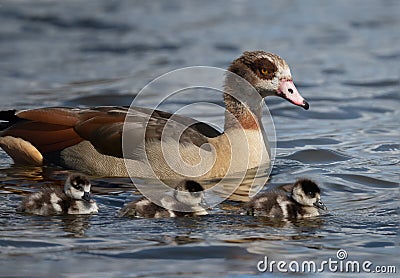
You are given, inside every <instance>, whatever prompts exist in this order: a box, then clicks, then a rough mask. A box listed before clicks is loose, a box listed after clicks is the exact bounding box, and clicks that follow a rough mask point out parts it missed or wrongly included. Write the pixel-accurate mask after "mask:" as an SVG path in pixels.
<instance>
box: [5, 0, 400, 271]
mask: <svg viewBox="0 0 400 278" xmlns="http://www.w3.org/2000/svg"><path fill="white" fill-rule="evenodd" d="M399 14H400V2H399V1H393V0H392V1H390V0H388V1H361V0H360V1H344V0H343V1H290V0H286V1H273V2H272V1H197V2H195V1H107V0H104V1H65V2H58V1H29V2H25V1H2V2H1V3H0V21H1V24H0V94H1V96H0V100H1V102H0V109H2V110H3V109H11V108H17V109H24V108H34V107H41V106H54V105H57V106H60V105H62V106H93V105H129V104H130V103H131V101H132V99H133V96H134V95H135V94H136V93H137V92H138V91H139V90H140V89H141V88H142V87H143V86H145V85H146V84H147V83H148V82H149V81H150V80H152V79H154V78H156V77H158V76H159V75H160V74H163V73H166V72H168V71H170V70H173V69H177V68H181V67H185V66H194V65H206V66H217V67H222V68H226V67H227V66H228V64H229V62H230V61H231V60H233V59H234V58H236V57H237V56H239V55H240V53H241V52H242V51H244V50H253V49H263V50H267V51H272V52H276V53H278V54H279V55H281V56H282V57H284V58H285V59H286V60H287V62H288V63H289V65H290V66H291V70H292V74H293V76H294V81H295V84H297V86H298V89H299V90H300V92H301V93H302V95H303V96H304V97H305V98H306V99H307V100H308V101H309V102H310V106H311V107H310V110H309V111H303V110H301V109H300V108H298V107H294V106H293V105H290V104H289V103H287V102H285V101H282V100H280V99H268V100H267V103H268V106H269V108H270V110H271V113H272V115H273V118H274V122H275V127H276V133H277V140H278V145H277V147H278V148H277V150H276V154H277V157H276V161H275V165H274V168H273V170H272V174H271V180H270V182H269V183H268V186H267V187H268V188H271V187H276V186H279V185H282V184H286V183H291V182H293V181H294V180H295V178H297V177H310V178H313V179H315V180H316V181H318V183H320V185H321V188H322V198H323V200H324V202H325V204H326V205H327V206H328V208H329V211H328V212H327V213H324V214H323V215H322V216H321V217H319V218H317V219H312V220H306V221H297V222H289V221H285V222H271V221H270V220H268V219H263V218H253V217H248V216H239V215H237V213H236V210H237V207H238V205H239V204H238V203H236V202H231V201H230V202H225V203H223V204H221V205H219V206H218V207H217V208H214V209H213V210H212V211H211V212H210V213H211V215H209V216H206V217H201V218H200V217H195V218H184V219H157V220H154V219H127V218H117V217H115V214H116V212H117V211H118V209H120V208H121V207H122V206H123V204H124V203H125V202H127V201H129V200H131V199H133V198H134V195H132V192H134V193H137V191H136V190H135V189H134V187H133V185H132V183H131V181H130V180H129V179H118V178H97V179H94V180H93V184H94V188H93V191H94V193H95V199H96V201H97V202H98V203H99V206H100V212H99V214H97V215H93V216H78V217H75V216H66V217H62V216H58V217H38V216H26V215H21V214H17V213H15V208H16V206H17V205H18V203H19V201H20V200H21V198H22V196H23V195H24V194H26V193H28V192H34V191H36V190H37V188H38V187H39V186H40V185H42V184H48V183H50V182H61V181H62V180H63V179H64V178H65V176H66V174H67V173H68V171H63V170H60V169H54V168H48V167H45V168H27V167H18V166H14V165H13V164H12V161H11V159H10V158H9V157H8V156H7V155H6V154H5V153H4V152H3V151H0V168H1V169H0V193H1V194H0V223H1V225H0V276H2V277H22V276H26V277H40V276H43V277H46V276H47V277H50V276H53V277H58V276H60V277H92V276H94V277H220V276H221V277H247V276H253V275H257V274H258V271H257V267H256V265H257V262H258V261H259V260H261V259H262V258H264V256H268V258H269V260H285V261H287V262H289V261H291V260H295V259H297V260H299V261H300V262H301V261H304V260H315V261H316V262H321V261H322V260H328V259H329V258H332V259H336V260H337V256H336V252H337V251H338V249H340V248H341V249H344V250H346V251H347V253H348V259H349V260H359V261H361V262H362V261H365V260H370V261H371V262H372V263H373V266H376V265H395V266H397V271H399V264H398V261H399V259H398V255H400V254H399V237H398V232H399V216H398V212H399V174H400V171H399V161H400V157H399V154H400V144H399V138H400V137H399V135H400V132H399V119H400V112H399V111H400V109H399V107H400V106H399V105H400V101H399V99H400V92H399V87H400V86H399V84H400V81H399V77H400V47H399V45H400V33H399V31H398V30H400V19H399ZM149 98H150V97H149ZM149 100H150V99H149ZM181 101H182V102H184V103H186V104H190V103H191V102H192V100H191V99H182V100H181ZM207 101H212V102H217V103H218V102H220V101H221V96H220V95H216V96H215V99H207ZM208 112H209V113H207V111H206V113H204V111H200V112H197V114H196V111H194V114H193V116H196V117H197V118H199V119H202V120H204V119H205V120H210V119H211V120H212V119H214V118H216V117H217V116H216V114H215V113H214V111H208ZM267 187H266V188H267ZM322 274H325V275H326V276H332V275H333V274H332V273H331V272H328V271H327V270H325V272H324V273H322ZM264 275H266V276H269V275H270V276H276V275H277V273H274V274H271V273H268V272H266V273H264ZM341 275H344V274H343V273H341ZM375 275H377V274H375ZM372 276H373V275H371V277H372ZM380 276H382V277H385V275H379V277H380ZM386 277H394V274H386Z"/></svg>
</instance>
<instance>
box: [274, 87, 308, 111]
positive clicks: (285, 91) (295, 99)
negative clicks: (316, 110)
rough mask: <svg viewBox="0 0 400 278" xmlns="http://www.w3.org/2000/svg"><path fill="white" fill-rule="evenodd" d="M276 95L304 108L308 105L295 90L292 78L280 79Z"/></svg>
mask: <svg viewBox="0 0 400 278" xmlns="http://www.w3.org/2000/svg"><path fill="white" fill-rule="evenodd" d="M277 95H278V96H280V97H282V98H284V99H286V100H288V101H290V102H291V103H293V104H294V105H297V106H301V107H303V108H304V109H306V110H308V108H309V107H310V105H309V104H308V102H307V101H305V100H304V98H303V97H302V96H301V95H300V93H299V92H298V91H297V89H296V86H295V85H294V83H293V81H292V80H280V82H279V88H278V92H277Z"/></svg>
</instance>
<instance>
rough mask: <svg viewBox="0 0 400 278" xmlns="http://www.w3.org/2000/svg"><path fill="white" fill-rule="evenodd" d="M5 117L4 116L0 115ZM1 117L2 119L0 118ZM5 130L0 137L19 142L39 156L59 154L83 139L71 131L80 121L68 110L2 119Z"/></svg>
mask: <svg viewBox="0 0 400 278" xmlns="http://www.w3.org/2000/svg"><path fill="white" fill-rule="evenodd" d="M3 115H4V114H3ZM3 115H1V116H3ZM0 119H1V120H3V121H7V122H6V123H5V124H4V125H7V128H6V129H5V130H3V131H2V132H1V136H2V137H3V136H12V137H18V138H22V139H24V140H25V141H28V142H31V143H32V145H34V146H35V147H36V148H37V149H38V150H39V151H40V152H41V153H47V152H53V151H58V150H62V149H64V148H66V147H69V146H72V145H75V144H77V143H79V142H81V141H82V140H83V139H82V138H81V137H80V136H79V135H78V134H77V133H76V132H75V131H74V128H73V127H74V125H75V124H76V123H77V122H78V121H79V118H78V117H77V116H76V115H75V114H74V113H73V111H72V110H71V109H67V108H43V109H34V110H25V111H20V112H15V113H14V115H13V117H11V116H10V117H8V118H6V117H1V118H0Z"/></svg>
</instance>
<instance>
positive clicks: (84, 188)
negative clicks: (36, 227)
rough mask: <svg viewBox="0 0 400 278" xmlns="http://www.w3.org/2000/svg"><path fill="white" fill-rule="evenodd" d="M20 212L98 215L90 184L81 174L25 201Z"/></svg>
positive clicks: (33, 194) (51, 186) (36, 193)
mask: <svg viewBox="0 0 400 278" xmlns="http://www.w3.org/2000/svg"><path fill="white" fill-rule="evenodd" d="M17 211H18V212H22V213H29V214H36V215H60V214H91V213H97V212H98V207H97V204H96V202H95V201H94V200H93V199H92V198H91V197H90V182H89V180H88V179H87V178H86V177H85V176H83V175H80V174H71V175H69V176H68V178H67V179H66V181H65V184H64V186H59V185H48V186H46V187H43V188H42V189H41V190H40V191H38V192H35V193H32V194H30V195H28V196H26V197H25V199H23V201H22V203H21V205H20V206H19V207H18V208H17Z"/></svg>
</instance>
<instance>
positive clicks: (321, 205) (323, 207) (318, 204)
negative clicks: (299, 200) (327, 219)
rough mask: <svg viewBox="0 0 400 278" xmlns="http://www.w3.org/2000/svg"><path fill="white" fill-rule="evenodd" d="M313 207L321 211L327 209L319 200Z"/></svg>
mask: <svg viewBox="0 0 400 278" xmlns="http://www.w3.org/2000/svg"><path fill="white" fill-rule="evenodd" d="M313 205H314V207H317V208H319V209H322V210H327V209H328V208H327V207H326V206H325V204H324V203H322V202H321V200H318V201H316V202H315V203H314V204H313Z"/></svg>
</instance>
